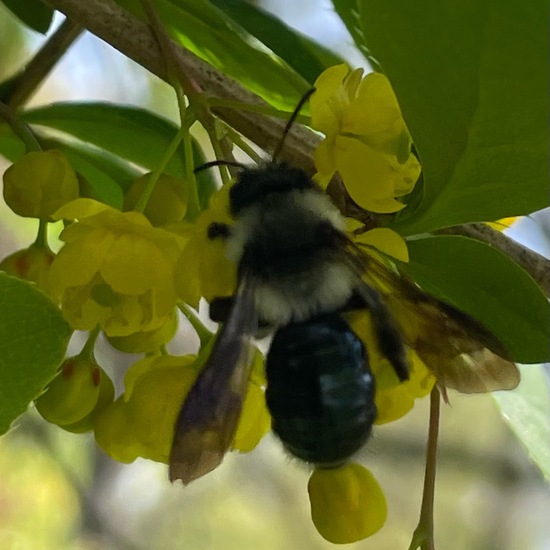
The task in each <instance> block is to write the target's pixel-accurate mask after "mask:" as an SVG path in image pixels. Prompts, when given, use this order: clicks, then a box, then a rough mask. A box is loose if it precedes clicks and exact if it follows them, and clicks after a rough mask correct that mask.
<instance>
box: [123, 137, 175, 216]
mask: <svg viewBox="0 0 550 550" xmlns="http://www.w3.org/2000/svg"><path fill="white" fill-rule="evenodd" d="M185 131H186V130H185V129H184V128H180V129H179V131H178V133H177V134H176V135H175V137H174V139H173V140H172V141H171V142H170V145H169V146H168V148H167V149H166V151H165V153H164V156H163V157H162V159H161V160H160V163H159V165H158V166H157V167H156V168H155V170H154V171H153V172H151V174H150V176H149V179H148V180H147V184H146V185H145V188H144V189H143V192H142V193H141V195H140V197H139V199H138V201H137V202H136V205H135V207H134V210H135V211H136V212H144V211H145V208H146V207H147V203H148V202H149V198H150V197H151V193H152V192H153V190H154V188H155V185H156V184H157V181H158V179H159V177H160V175H161V174H162V172H163V171H164V169H165V168H166V165H167V164H168V162H170V159H171V158H172V157H173V156H174V153H175V151H176V149H177V148H178V146H179V144H180V142H181V140H182V138H183V135H184V132H185Z"/></svg>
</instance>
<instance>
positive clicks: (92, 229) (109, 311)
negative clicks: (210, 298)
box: [49, 199, 183, 336]
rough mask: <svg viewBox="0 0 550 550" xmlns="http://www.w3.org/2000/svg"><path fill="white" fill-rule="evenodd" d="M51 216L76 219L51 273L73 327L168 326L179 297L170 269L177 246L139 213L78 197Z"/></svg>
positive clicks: (114, 331) (126, 331)
mask: <svg viewBox="0 0 550 550" xmlns="http://www.w3.org/2000/svg"><path fill="white" fill-rule="evenodd" d="M56 217H57V218H67V219H78V220H79V221H78V222H75V223H73V224H71V225H69V226H68V227H67V228H65V229H64V230H63V232H62V233H61V237H60V238H61V239H62V240H63V241H65V243H66V244H65V246H64V247H63V248H62V249H61V251H60V252H59V254H58V255H57V257H56V259H55V260H54V262H53V264H52V267H51V270H50V278H49V281H50V287H51V289H52V293H53V294H54V295H55V296H57V297H59V298H60V300H61V307H62V310H63V314H64V315H65V317H66V319H67V320H68V322H69V323H70V324H71V326H72V327H73V328H75V329H79V330H90V329H92V328H94V327H95V326H96V325H97V324H99V325H100V326H101V328H102V330H103V331H104V332H105V334H106V335H107V336H128V335H130V334H133V333H135V332H139V331H153V330H156V329H158V328H160V327H161V326H162V325H164V324H165V323H167V322H168V321H169V320H170V318H171V316H172V313H173V310H174V307H175V304H176V301H177V295H176V289H175V284H174V270H175V265H176V261H177V258H178V256H179V253H180V251H181V247H182V245H183V239H182V238H180V237H178V236H177V235H176V234H175V233H172V232H169V231H166V230H164V229H161V228H154V227H152V226H151V224H150V222H149V221H148V220H147V219H146V218H145V216H143V214H139V213H137V212H124V213H123V212H120V211H118V210H115V209H114V208H111V207H109V206H106V205H104V204H101V203H99V202H97V201H94V200H92V199H78V200H76V201H73V202H71V203H69V204H67V205H66V206H64V207H63V208H61V209H60V210H59V211H58V212H56Z"/></svg>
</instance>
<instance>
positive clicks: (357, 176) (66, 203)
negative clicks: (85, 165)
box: [0, 65, 434, 543]
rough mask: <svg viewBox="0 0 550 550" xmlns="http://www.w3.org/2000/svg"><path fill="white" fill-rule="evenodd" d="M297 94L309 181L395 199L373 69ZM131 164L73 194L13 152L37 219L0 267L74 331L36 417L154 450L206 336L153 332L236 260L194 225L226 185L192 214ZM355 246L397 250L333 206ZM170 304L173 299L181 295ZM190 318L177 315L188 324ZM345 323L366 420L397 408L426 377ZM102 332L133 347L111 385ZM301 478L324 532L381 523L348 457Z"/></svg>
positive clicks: (259, 369) (225, 289) (21, 198)
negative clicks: (367, 388)
mask: <svg viewBox="0 0 550 550" xmlns="http://www.w3.org/2000/svg"><path fill="white" fill-rule="evenodd" d="M315 86H316V89H317V91H316V92H315V94H314V95H313V97H312V99H311V113H312V126H313V127H314V128H315V129H317V130H319V131H321V132H322V133H324V134H325V140H324V141H323V142H322V143H321V145H320V146H319V148H318V149H317V151H316V153H315V163H316V166H317V169H318V173H317V175H316V179H317V181H318V183H319V184H320V186H321V187H324V186H325V185H326V184H327V183H328V181H329V180H330V178H331V177H332V176H333V175H334V174H335V172H338V173H339V174H340V176H341V178H342V180H343V182H344V185H345V187H346V189H347V191H348V192H349V194H350V196H351V197H352V198H353V199H354V200H355V201H356V202H357V204H359V205H360V206H362V207H364V208H365V209H368V210H370V211H373V212H379V213H392V212H396V211H398V210H399V209H401V208H403V203H402V202H401V201H400V198H401V197H403V196H404V195H406V194H407V193H409V192H410V191H411V189H412V187H413V186H414V183H415V181H416V179H417V178H418V175H419V171H420V167H419V164H418V161H417V159H416V158H415V157H414V155H413V154H412V153H411V140H410V136H409V134H408V132H407V129H406V127H405V124H404V122H403V120H402V118H401V114H400V111H399V107H398V105H397V102H396V99H395V96H394V95H393V92H392V90H391V87H390V85H389V83H388V81H387V79H386V78H385V77H384V76H383V75H380V74H372V75H367V76H366V77H364V78H363V76H362V71H361V70H356V71H350V70H349V69H348V68H347V67H346V66H343V65H342V66H337V67H333V68H331V69H328V70H327V71H325V73H323V74H322V75H321V76H320V77H319V79H318V81H317V82H316V84H315ZM152 178H153V176H152V175H149V174H146V175H144V176H142V177H140V178H139V179H137V180H136V181H135V182H134V183H133V184H132V185H131V186H130V187H129V188H128V191H127V192H126V194H125V200H124V207H123V209H122V210H119V209H116V208H113V207H111V206H107V205H106V204H103V203H101V202H98V201H97V200H93V199H90V198H83V197H79V185H78V181H79V179H78V176H77V175H76V173H75V172H74V170H73V169H72V168H71V167H70V164H69V163H68V161H67V159H66V158H65V157H64V155H63V154H62V153H61V152H59V151H45V152H34V153H29V154H27V155H25V156H24V157H22V158H21V159H19V160H18V161H17V162H15V163H14V165H13V166H12V167H11V168H10V169H9V170H8V171H7V172H6V174H5V176H4V196H5V198H6V202H7V204H8V205H9V206H10V207H11V208H12V209H13V210H14V211H15V212H16V213H18V214H20V215H21V216H29V217H35V218H37V219H39V220H40V227H41V230H40V231H39V239H37V242H36V243H35V244H34V245H32V246H31V247H30V248H28V249H25V250H22V251H19V252H16V253H15V254H12V255H11V256H9V257H8V258H6V259H4V261H3V262H2V264H1V265H0V268H2V269H5V270H7V271H9V272H10V273H14V274H17V275H19V276H21V277H24V278H26V279H29V280H31V281H33V282H35V283H36V284H37V285H38V286H39V287H40V288H41V289H42V290H44V292H46V293H48V294H49V295H50V296H51V297H52V299H53V300H55V301H56V302H57V303H58V304H59V306H60V308H61V310H62V312H63V314H64V316H65V318H66V320H67V321H68V322H69V323H70V325H71V326H72V327H73V328H74V329H75V330H84V331H90V339H89V341H88V343H87V344H86V345H85V346H84V348H83V350H82V352H81V353H80V354H79V355H78V356H76V357H71V358H68V359H67V360H66V361H65V362H64V363H63V365H62V366H61V368H60V370H59V372H58V374H57V376H56V377H55V378H54V379H53V380H52V381H51V382H50V384H49V385H48V386H47V388H46V389H45V391H44V393H43V394H42V395H41V396H40V397H39V398H38V399H37V400H36V407H37V409H38V411H39V412H40V413H41V414H42V416H43V417H44V418H45V419H46V420H48V421H50V422H52V423H55V424H58V425H59V426H61V427H63V428H64V429H66V430H69V431H73V432H83V431H89V430H93V431H94V433H95V437H96V440H97V442H98V443H99V445H100V446H101V447H102V448H103V449H104V450H105V452H106V453H108V454H109V455H110V456H111V457H113V458H114V459H116V460H119V461H121V462H131V461H133V460H135V459H136V458H138V457H144V458H148V459H150V460H155V461H159V462H165V463H167V462H168V461H169V457H170V448H171V444H172V438H173V434H174V425H175V422H176V419H177V415H178V411H179V409H180V407H181V404H182V402H183V401H184V399H185V396H186V395H187V393H188V392H189V390H190V388H191V387H192V386H193V383H194V382H195V380H196V378H197V375H198V373H199V372H200V370H201V367H202V366H203V365H204V363H205V360H206V357H207V356H208V353H209V350H210V349H211V342H212V341H213V340H212V339H211V338H210V334H209V333H208V332H207V331H206V329H205V328H204V327H202V328H199V324H200V322H199V321H198V319H194V321H193V322H194V323H195V328H197V332H199V336H201V348H200V349H199V350H198V352H197V354H193V355H186V356H172V355H169V354H167V353H166V350H165V347H164V346H165V344H166V343H167V342H169V341H170V340H171V339H172V338H173V336H174V334H175V333H176V330H177V325H178V314H177V312H178V308H179V307H183V308H184V309H185V308H189V306H190V307H191V308H195V309H197V308H198V306H199V301H200V300H201V299H206V300H207V301H210V300H211V299H212V298H214V297H218V296H228V295H231V294H232V293H233V292H234V291H235V287H236V280H237V267H238V266H236V265H235V264H234V263H233V262H231V261H230V260H229V259H228V258H227V257H226V256H225V250H224V243H223V240H222V239H210V238H208V228H209V227H210V226H211V224H212V223H213V222H217V223H221V224H231V221H232V220H231V217H230V215H229V207H228V206H229V188H230V186H229V185H226V186H223V187H222V188H221V189H220V190H219V191H218V192H216V193H215V194H214V195H212V196H211V197H210V202H209V207H208V208H207V209H206V210H204V211H203V212H201V213H200V215H199V216H198V217H197V219H194V220H193V221H189V220H187V219H186V217H185V216H186V212H187V203H186V199H187V196H189V195H188V191H189V189H188V186H189V185H192V183H191V182H186V181H183V180H179V179H175V178H171V177H168V176H166V175H161V176H160V177H159V178H157V179H152ZM55 220H64V223H65V228H64V229H63V231H62V232H61V234H60V239H61V241H62V242H63V243H64V244H63V246H62V248H61V249H60V251H59V253H58V254H57V255H55V254H53V253H52V252H51V251H50V249H49V248H48V247H47V236H46V232H45V227H47V224H48V223H49V222H50V221H55ZM348 231H349V234H350V235H351V236H352V237H353V238H354V239H355V241H356V242H357V244H358V245H361V246H368V247H371V248H372V247H373V248H376V249H378V250H379V251H381V252H382V253H383V254H385V255H388V256H391V257H394V258H396V259H399V260H402V261H407V249H406V245H405V242H404V240H403V239H402V238H401V237H400V236H399V235H397V234H396V233H394V232H392V231H390V230H389V229H385V228H379V229H373V230H370V231H366V232H365V231H362V228H361V225H360V224H359V223H358V222H356V221H355V220H351V219H350V220H348ZM182 304H185V305H183V306H182ZM193 322H192V324H193ZM350 322H351V324H352V326H353V327H354V330H356V332H357V334H358V335H359V336H360V338H361V339H362V340H363V341H364V342H365V344H366V346H367V347H368V350H369V357H370V363H371V368H372V370H373V373H374V376H375V378H376V387H377V393H376V406H377V410H378V420H377V422H378V423H380V424H382V423H385V422H390V421H393V420H396V419H397V418H400V417H401V416H403V415H404V414H406V413H407V412H408V411H409V410H410V409H411V408H412V407H413V404H414V401H415V399H416V398H419V397H423V396H424V395H426V394H427V393H428V392H429V391H430V389H431V387H432V385H433V383H434V380H433V377H432V376H431V375H430V374H429V372H428V371H427V369H426V367H425V366H424V365H423V364H422V362H421V361H420V360H419V359H418V358H417V357H416V356H414V355H411V365H412V372H411V377H410V380H409V381H407V382H406V383H400V382H399V380H398V379H397V377H396V375H395V373H394V372H393V369H392V368H391V366H390V365H389V363H388V361H387V360H386V359H385V358H384V356H383V355H382V354H381V353H380V352H379V351H378V349H377V345H376V341H375V340H376V339H375V338H374V337H373V334H372V327H371V324H370V320H369V318H368V316H366V315H364V314H357V315H351V316H350ZM99 332H102V333H103V334H104V335H105V336H106V337H107V339H108V341H109V342H110V343H111V344H112V345H113V346H114V347H116V348H117V349H119V350H121V351H123V352H127V353H141V354H145V356H144V357H143V358H142V359H140V360H139V361H137V362H136V363H135V364H133V365H132V366H131V367H130V368H129V370H128V371H127V372H126V375H125V377H124V388H123V391H122V393H120V395H118V396H117V397H116V399H115V391H114V387H113V383H112V382H111V379H110V377H109V376H108V374H107V372H106V371H105V370H103V369H102V368H101V367H100V366H99V365H98V364H97V363H96V361H95V359H94V356H93V346H94V341H95V338H96V337H97V335H98V333H99ZM264 389H265V379H264V374H263V356H262V355H261V354H260V353H259V352H256V353H255V355H254V363H253V367H252V375H251V377H250V382H249V385H248V393H247V396H246V399H245V402H244V406H243V413H242V415H241V418H240V421H239V425H238V429H237V433H236V437H235V439H234V441H233V448H234V449H235V450H237V451H240V452H248V451H250V450H252V449H253V448H254V447H255V446H256V445H257V444H258V442H259V441H260V440H261V438H262V437H263V436H264V435H265V433H266V432H267V431H268V430H269V427H270V418H269V414H268V411H267V408H266V405H265V400H264ZM308 491H309V496H310V502H311V514H312V518H313V521H314V523H315V525H316V527H317V529H318V531H319V533H321V535H322V536H323V537H325V538H326V539H328V540H330V541H332V542H336V543H346V542H352V541H354V540H359V539H362V538H365V537H367V536H370V535H371V534H373V533H374V532H376V531H377V530H379V529H380V528H381V526H382V525H383V523H384V521H385V517H386V503H385V499H384V495H383V492H382V490H381V488H380V486H379V485H378V483H377V481H376V479H375V478H374V476H373V475H372V473H371V472H369V471H368V470H367V469H366V468H364V467H363V466H361V465H359V464H356V463H349V464H347V465H345V466H342V467H340V468H335V469H314V470H313V473H312V475H311V477H310V480H309V485H308Z"/></svg>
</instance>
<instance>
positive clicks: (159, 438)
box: [95, 353, 269, 463]
mask: <svg viewBox="0 0 550 550" xmlns="http://www.w3.org/2000/svg"><path fill="white" fill-rule="evenodd" d="M205 358H206V357H205V356H204V354H201V355H199V356H198V357H197V356H195V355H186V356H179V357H175V356H170V355H162V356H155V357H146V358H145V359H142V360H141V361H138V362H137V363H135V364H134V365H132V366H131V367H130V369H129V370H128V372H127V373H126V376H125V378H124V386H125V390H126V391H125V393H124V394H123V395H121V396H120V397H119V398H118V399H117V400H116V401H115V402H114V403H112V404H111V405H110V406H109V407H107V408H106V409H105V410H104V411H103V413H102V414H101V415H100V416H99V418H98V419H97V421H96V423H95V437H96V441H97V442H98V444H99V445H100V447H101V448H102V449H103V450H104V451H105V452H106V453H107V454H108V455H109V456H111V457H112V458H114V459H115V460H118V461H120V462H132V461H134V460H135V459H136V458H138V457H143V458H148V459H150V460H155V461H157V462H164V463H168V461H169V458H170V449H171V446H172V439H173V437H174V427H175V423H176V419H177V416H178V414H179V411H180V408H181V406H182V403H183V401H184V399H185V396H186V395H187V393H188V392H189V390H190V389H191V387H192V385H193V383H194V382H195V379H196V378H197V375H198V374H199V372H200V369H201V367H202V366H203V365H204V360H205ZM260 359H261V354H259V353H258V356H257V358H256V360H255V365H256V367H253V368H254V370H257V368H259V366H261V361H260ZM268 429H269V416H268V414H267V410H266V407H265V401H264V397H263V389H262V388H261V386H259V385H258V383H257V377H256V375H253V376H252V377H251V382H250V385H249V391H248V394H247V397H246V399H245V402H244V406H243V412H242V415H241V419H240V422H239V426H238V428H237V434H236V437H235V441H234V443H233V448H234V449H235V450H238V451H240V452H248V451H251V450H252V449H253V448H254V447H255V446H256V445H257V444H258V443H259V441H260V440H261V438H262V437H263V436H264V435H265V433H266V432H267V431H268Z"/></svg>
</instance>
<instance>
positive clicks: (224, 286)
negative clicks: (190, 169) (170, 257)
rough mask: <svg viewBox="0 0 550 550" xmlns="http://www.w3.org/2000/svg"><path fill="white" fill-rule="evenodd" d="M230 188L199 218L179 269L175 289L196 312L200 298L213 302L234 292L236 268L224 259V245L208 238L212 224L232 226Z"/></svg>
mask: <svg viewBox="0 0 550 550" xmlns="http://www.w3.org/2000/svg"><path fill="white" fill-rule="evenodd" d="M229 189H230V186H229V185H225V186H224V187H222V188H221V189H220V190H219V191H217V192H216V193H215V194H214V195H212V196H211V197H210V203H209V206H208V209H207V210H204V211H203V212H202V213H201V215H200V216H199V218H198V220H197V222H196V223H195V224H194V225H193V227H192V228H191V230H190V232H189V240H188V241H187V243H186V245H185V247H184V249H183V251H182V252H181V255H180V258H179V260H178V263H177V266H176V287H177V290H178V294H179V296H180V297H181V298H182V299H183V300H184V301H185V302H186V303H188V304H189V305H191V306H193V307H194V308H195V309H196V308H197V307H198V304H199V300H200V298H201V297H203V298H205V299H206V300H207V301H211V300H212V299H213V298H215V297H217V296H228V295H230V294H232V293H233V292H234V291H235V287H236V281H237V266H236V265H235V263H234V262H232V261H231V260H229V259H228V258H227V257H226V256H225V241H224V239H221V238H214V239H213V238H209V229H210V228H211V224H212V223H223V224H228V225H230V224H231V222H232V218H231V216H230V214H229Z"/></svg>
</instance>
